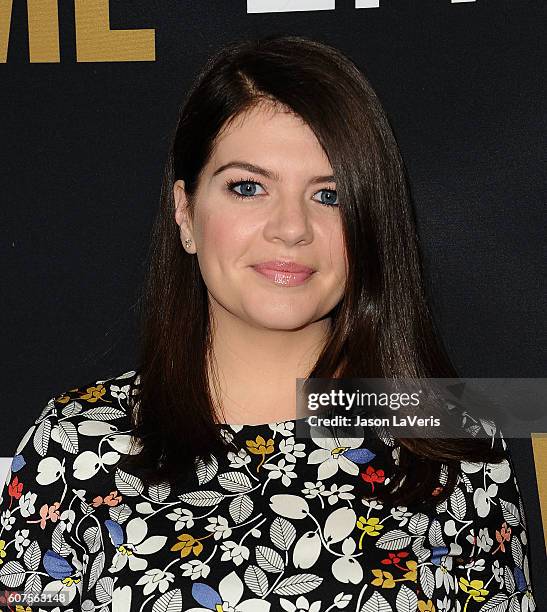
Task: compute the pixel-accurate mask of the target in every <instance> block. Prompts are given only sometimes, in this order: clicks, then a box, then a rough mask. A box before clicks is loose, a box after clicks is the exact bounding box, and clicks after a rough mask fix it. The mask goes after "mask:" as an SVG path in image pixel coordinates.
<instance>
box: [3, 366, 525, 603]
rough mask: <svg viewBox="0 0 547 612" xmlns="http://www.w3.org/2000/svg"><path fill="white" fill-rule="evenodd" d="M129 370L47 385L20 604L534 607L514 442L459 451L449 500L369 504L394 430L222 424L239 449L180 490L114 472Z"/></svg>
mask: <svg viewBox="0 0 547 612" xmlns="http://www.w3.org/2000/svg"><path fill="white" fill-rule="evenodd" d="M134 378H135V379H136V380H135V382H136V383H137V384H138V382H139V379H138V373H137V372H135V371H130V372H126V373H124V374H121V375H119V376H117V377H114V378H111V379H108V380H103V381H97V382H94V383H93V384H91V385H85V386H82V387H80V388H76V389H70V390H69V391H67V392H66V393H63V394H62V395H60V396H58V397H55V398H52V399H51V400H50V401H49V402H48V403H47V405H46V406H45V407H44V409H43V411H42V413H41V414H40V416H38V418H37V419H36V421H35V423H34V424H33V425H32V426H31V427H30V428H29V430H28V432H27V433H26V434H25V436H24V437H23V439H22V440H21V442H20V444H19V446H18V448H17V449H16V451H15V456H14V457H13V461H12V464H11V469H10V471H9V472H8V476H7V479H6V483H5V485H4V487H3V489H2V497H1V498H0V594H2V596H4V597H5V596H6V594H8V593H12V592H14V591H15V592H18V593H19V595H18V597H19V603H18V604H17V605H15V604H10V607H11V609H12V610H17V612H35V611H37V610H40V611H42V610H43V611H44V612H45V611H46V610H54V611H56V612H60V611H61V610H62V611H66V612H69V611H74V612H75V611H85V612H90V611H93V610H95V611H99V610H101V611H104V612H110V611H112V612H127V611H129V610H131V611H135V612H137V611H138V612H182V611H186V612H209V611H212V612H267V611H271V612H274V611H286V612H330V611H332V610H341V609H345V610H348V611H354V612H390V611H392V610H397V611H401V612H411V611H415V610H418V611H420V612H426V611H427V612H448V611H450V612H453V611H454V612H480V611H482V612H487V611H489V612H504V611H508V612H521V611H522V612H529V611H533V610H535V608H536V604H535V601H534V596H533V594H532V586H531V582H530V573H529V567H528V543H527V531H526V520H525V513H524V508H523V505H522V501H521V497H520V494H519V490H518V485H517V482H516V479H515V474H514V471H513V465H512V462H511V459H510V456H509V454H507V458H506V459H505V460H504V461H503V462H502V463H500V464H485V463H470V462H465V461H462V462H461V472H460V473H459V477H458V484H457V486H456V489H455V490H454V492H453V493H452V494H451V496H450V497H449V499H448V500H446V501H444V502H442V503H438V504H437V505H436V506H434V505H433V506H430V508H431V509H430V510H428V511H424V510H423V507H421V506H420V507H410V506H409V507H406V506H397V507H387V506H384V505H382V504H381V503H379V502H378V501H372V500H371V501H365V502H363V501H362V500H361V497H362V495H363V494H364V493H370V492H374V490H375V488H376V489H377V488H378V487H382V486H385V484H386V483H387V479H388V477H387V474H388V473H389V471H388V470H387V468H388V467H389V465H391V462H392V461H397V457H398V455H397V451H398V448H397V447H396V446H395V445H394V440H393V438H391V436H390V434H389V433H388V432H386V431H385V430H384V431H379V432H378V435H374V436H370V435H369V436H368V437H365V435H364V432H363V434H362V435H361V433H360V432H359V430H358V429H356V430H353V436H354V437H341V436H340V435H338V434H337V432H336V428H333V430H332V432H331V431H330V430H328V431H327V433H329V435H325V430H323V431H317V430H318V428H313V427H312V428H311V430H310V434H311V435H310V436H306V437H302V438H301V439H299V438H298V437H295V420H289V421H283V422H276V423H267V424H259V425H254V424H253V425H243V426H241V425H239V426H237V425H228V424H222V425H219V427H220V428H221V431H222V433H223V436H224V437H225V438H226V440H227V441H230V442H233V441H234V440H236V439H238V440H241V441H242V442H243V443H244V448H243V449H242V450H241V451H240V452H237V453H236V452H234V451H232V450H227V452H226V454H225V455H223V456H221V457H217V456H213V455H211V456H210V460H209V461H207V462H198V461H196V462H195V465H194V466H192V467H191V469H189V472H188V477H187V478H186V477H185V478H184V479H182V481H181V483H180V484H177V487H176V489H175V488H172V487H171V484H170V483H169V482H165V483H161V484H160V485H157V486H150V487H146V486H144V485H143V482H142V480H141V479H140V478H139V476H138V475H137V474H135V473H129V472H127V471H125V470H124V469H121V468H118V467H116V466H117V463H118V462H119V461H120V458H121V457H122V455H124V454H127V452H128V450H129V441H130V435H131V425H130V421H129V415H128V394H129V383H130V381H132V380H133V379H134ZM480 423H481V425H482V426H483V427H492V424H491V423H490V424H488V423H486V424H485V423H483V422H482V421H480ZM314 430H315V431H314ZM319 434H322V435H319ZM491 435H492V443H493V444H495V445H498V446H501V448H503V449H505V450H506V444H505V441H504V440H503V437H502V436H501V434H500V433H499V432H495V431H494V430H492V432H491ZM506 452H507V451H506ZM445 476H446V473H445V471H444V470H443V469H441V471H440V473H439V487H442V485H443V482H446V481H445V480H444V477H445ZM33 593H34V594H36V599H35V600H34V601H32V600H31V599H29V594H31V595H32V594H33ZM40 594H47V595H48V599H47V601H46V600H45V599H43V598H42V595H40ZM49 596H52V597H53V599H49ZM55 598H57V599H55ZM1 607H2V604H0V608H1ZM4 609H10V608H7V607H6V608H4Z"/></svg>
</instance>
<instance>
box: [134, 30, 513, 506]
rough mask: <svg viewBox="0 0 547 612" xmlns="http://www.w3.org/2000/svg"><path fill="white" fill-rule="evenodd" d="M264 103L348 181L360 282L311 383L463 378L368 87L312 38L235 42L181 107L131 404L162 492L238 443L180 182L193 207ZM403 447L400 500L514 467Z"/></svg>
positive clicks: (389, 137) (350, 286)
mask: <svg viewBox="0 0 547 612" xmlns="http://www.w3.org/2000/svg"><path fill="white" fill-rule="evenodd" d="M261 103H268V104H273V105H278V106H279V107H280V108H284V109H288V110H289V111H291V112H293V113H295V114H296V115H297V116H299V117H301V118H302V119H303V120H304V121H305V122H306V123H307V125H308V126H309V127H310V128H311V130H313V132H314V134H315V136H316V137H317V139H318V141H319V143H320V144H321V145H322V147H323V149H324V151H325V152H326V155H327V156H328V159H329V161H330V163H331V166H332V169H333V174H334V176H335V177H336V190H337V192H338V195H339V201H340V214H341V218H342V223H343V232H344V240H345V246H346V253H347V260H348V278H347V284H346V289H345V293H344V296H343V298H342V300H341V301H340V302H339V303H338V304H337V305H336V307H335V308H334V309H333V310H332V312H331V313H330V316H331V321H332V327H331V329H332V332H331V334H330V337H329V338H328V341H327V342H326V344H325V346H324V348H323V350H322V352H321V354H320V356H319V358H318V360H317V363H316V364H315V366H314V368H313V370H312V371H311V372H310V373H309V377H318V378H334V377H335V374H337V372H338V374H337V376H336V377H338V378H359V377H365V378H366V377H369V378H406V377H408V378H423V377H429V378H457V377H458V373H457V372H456V370H455V368H454V367H453V365H452V364H451V362H450V360H449V358H448V356H447V354H446V351H445V349H444V348H443V346H442V343H441V341H440V339H439V334H438V333H437V332H436V330H435V325H434V320H433V317H432V316H431V313H430V310H429V307H428V303H427V298H426V293H425V288H424V286H423V280H422V279H423V274H422V270H421V263H420V257H419V249H418V238H417V233H416V228H415V220H414V217H413V208H412V204H411V198H410V194H409V188H408V181H407V176H406V170H405V167H404V164H403V161H402V159H401V155H400V152H399V148H398V146H397V143H396V140H395V137H394V134H393V132H392V129H391V127H390V124H389V122H388V119H387V117H386V115H385V113H384V111H383V109H382V106H381V104H380V102H379V100H378V97H377V96H376V94H375V92H374V91H373V89H372V87H371V85H370V83H369V82H368V80H367V79H366V78H365V76H364V75H363V73H362V72H361V70H360V69H359V68H358V67H357V66H356V65H355V64H354V63H353V62H352V61H351V60H350V59H349V58H348V57H346V56H345V55H344V54H343V53H341V52H340V51H339V50H337V49H335V48H332V47H330V46H328V45H326V44H323V43H320V42H316V41H313V40H310V39H307V38H304V37H299V36H268V37H265V38H261V39H258V40H250V41H249V40H247V41H243V42H234V43H231V44H229V45H227V46H225V47H223V48H222V49H220V50H219V51H218V52H217V53H216V54H215V55H213V56H212V57H211V58H210V59H209V61H208V62H207V63H206V65H205V66H204V68H203V70H202V71H201V72H200V74H199V75H198V76H197V78H196V80H195V82H194V84H193V87H192V88H191V90H190V91H189V92H188V94H187V96H186V99H185V100H184V101H183V103H182V105H181V108H180V113H179V118H178V123H177V126H176V129H175V131H174V134H173V137H172V142H171V146H170V149H169V152H168V156H167V161H166V164H165V171H164V176H163V184H162V190H161V205H160V208H159V211H158V213H157V217H156V220H155V223H154V226H153V230H152V239H151V248H150V256H149V268H148V275H147V278H146V283H145V285H144V286H143V294H142V299H141V309H140V316H141V324H140V330H141V337H140V351H141V353H140V364H139V366H138V371H139V386H138V390H137V391H135V393H134V395H133V396H131V397H132V398H133V400H134V401H133V402H132V408H134V409H133V410H132V418H133V421H134V432H133V436H134V440H135V441H136V442H138V444H139V445H140V447H141V449H142V450H141V452H140V453H138V454H133V455H130V456H128V457H126V460H127V462H129V463H131V464H132V465H134V466H135V465H137V466H140V467H141V468H143V474H144V475H143V479H144V481H145V482H147V483H148V484H152V483H158V482H160V481H162V480H164V479H176V478H177V477H180V476H181V475H182V474H184V473H185V472H187V471H188V466H191V465H193V462H194V460H195V459H197V458H202V459H204V460H207V458H208V457H209V455H210V454H211V453H215V452H218V451H222V450H223V449H224V450H225V448H226V447H225V444H226V442H225V438H224V436H222V435H221V431H220V428H219V427H218V424H219V422H220V421H219V420H218V414H219V411H218V409H217V408H216V407H215V405H214V402H213V400H212V396H211V393H210V389H211V387H210V383H212V381H210V380H209V376H208V369H207V364H208V363H209V361H208V360H209V359H210V355H211V346H212V342H211V326H210V319H209V307H208V297H207V289H206V286H205V283H204V281H203V278H202V276H201V273H200V269H199V265H198V260H197V257H196V256H193V255H189V254H188V253H186V252H185V251H184V249H183V248H182V245H181V240H180V235H179V228H178V226H177V224H176V222H175V219H174V195H173V185H174V182H175V181H176V180H177V179H183V180H184V182H185V191H186V195H187V198H188V201H189V203H190V212H191V211H192V208H193V205H194V199H193V198H194V196H195V192H196V188H197V186H198V181H199V179H200V175H201V172H202V170H203V168H204V166H205V165H206V163H207V162H208V160H209V159H210V156H211V153H212V149H213V146H214V144H215V139H216V137H217V135H218V134H219V132H220V130H221V129H223V128H225V127H226V126H228V125H229V124H230V122H231V121H232V120H234V119H235V118H236V117H238V116H240V115H241V113H244V112H246V111H249V110H251V109H252V108H254V107H256V105H257V104H261ZM395 440H396V443H397V445H398V446H399V466H398V468H397V469H396V470H395V473H394V474H393V475H392V478H391V481H390V483H389V486H388V485H386V486H385V487H384V488H383V489H379V490H378V493H377V495H376V496H377V497H379V498H380V499H382V500H384V501H386V502H389V503H392V504H408V503H411V502H426V503H428V500H429V501H431V492H432V490H433V489H435V488H436V486H437V485H438V484H439V482H438V477H439V470H440V469H441V467H443V469H444V470H445V472H444V473H445V475H447V480H446V484H445V486H444V490H443V492H442V494H441V495H440V496H437V497H435V498H434V501H435V502H439V501H441V500H442V499H444V498H445V497H446V496H447V495H448V494H450V492H451V490H453V487H454V484H455V482H456V477H457V473H458V469H459V461H460V460H462V459H465V460H469V461H489V462H497V461H499V460H500V459H501V456H500V455H499V454H498V453H495V452H494V451H493V450H491V449H490V447H489V446H488V445H487V444H486V441H485V440H484V439H465V438H463V437H462V438H457V439H454V438H448V437H445V438H442V439H441V438H438V439H432V438H407V439H397V438H396V439H395ZM446 468H448V470H447V471H446Z"/></svg>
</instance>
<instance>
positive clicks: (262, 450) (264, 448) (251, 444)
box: [246, 436, 274, 455]
mask: <svg viewBox="0 0 547 612" xmlns="http://www.w3.org/2000/svg"><path fill="white" fill-rule="evenodd" d="M246 444H247V448H248V449H249V452H250V453H253V455H271V453H273V452H274V441H273V440H272V439H271V438H269V439H268V441H267V442H266V440H264V438H263V437H262V436H257V437H256V440H247V442H246Z"/></svg>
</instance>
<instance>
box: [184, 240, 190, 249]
mask: <svg viewBox="0 0 547 612" xmlns="http://www.w3.org/2000/svg"><path fill="white" fill-rule="evenodd" d="M191 244H192V239H191V238H186V240H185V241H184V246H185V247H186V248H187V249H189V248H190V245H191Z"/></svg>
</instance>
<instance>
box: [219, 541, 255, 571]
mask: <svg viewBox="0 0 547 612" xmlns="http://www.w3.org/2000/svg"><path fill="white" fill-rule="evenodd" d="M220 548H221V549H222V550H223V551H224V553H223V554H222V556H221V557H220V560H221V561H228V560H230V559H231V560H232V561H233V562H234V563H235V565H241V564H242V563H243V562H244V561H248V559H249V556H250V551H249V549H248V548H247V546H242V545H241V544H237V543H236V542H232V541H231V540H228V541H226V542H223V543H222V544H221V545H220Z"/></svg>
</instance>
